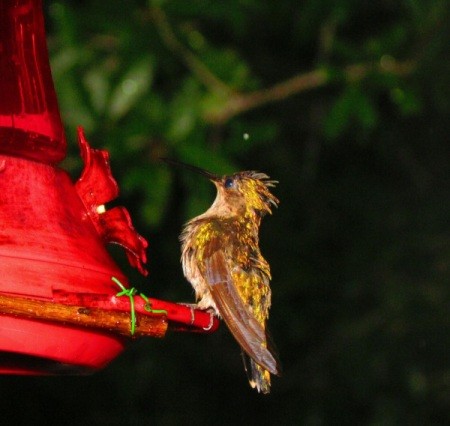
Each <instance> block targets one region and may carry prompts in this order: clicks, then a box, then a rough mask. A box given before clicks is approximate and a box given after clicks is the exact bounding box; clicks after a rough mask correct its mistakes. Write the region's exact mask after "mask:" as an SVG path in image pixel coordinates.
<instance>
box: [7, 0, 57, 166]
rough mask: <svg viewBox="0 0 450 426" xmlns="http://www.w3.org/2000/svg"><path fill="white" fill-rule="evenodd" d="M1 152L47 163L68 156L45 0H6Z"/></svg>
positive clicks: (55, 161)
mask: <svg viewBox="0 0 450 426" xmlns="http://www.w3.org/2000/svg"><path fill="white" fill-rule="evenodd" d="M0 71H1V78H0V152H3V153H7V154H12V155H20V156H21V157H22V158H30V159H34V160H38V161H42V162H46V163H57V162H58V161H60V160H62V159H63V158H64V156H65V153H66V141H65V137H64V131H63V126H62V124H61V119H60V114H59V109H58V103H57V99H56V94H55V91H54V88H53V80H52V76H51V72H50V64H49V61H48V53H47V44H46V41H45V29H44V19H43V15H42V5H41V0H2V1H0Z"/></svg>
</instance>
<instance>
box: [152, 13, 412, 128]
mask: <svg viewBox="0 0 450 426" xmlns="http://www.w3.org/2000/svg"><path fill="white" fill-rule="evenodd" d="M151 11H152V17H153V19H154V22H155V23H156V26H157V29H158V31H159V33H160V36H161V39H162V40H163V42H164V43H165V44H166V46H167V47H168V48H169V49H170V50H171V51H172V52H173V53H174V54H176V55H178V56H179V57H180V58H181V60H182V61H183V62H184V63H185V64H186V66H187V67H188V68H189V69H190V70H191V72H192V73H193V74H194V75H196V76H197V78H198V79H199V80H200V81H201V82H202V83H203V84H204V85H205V87H207V88H208V89H209V90H210V91H211V92H215V93H219V94H221V95H222V96H223V97H224V104H223V106H221V107H218V108H217V109H216V110H209V111H206V112H205V113H204V119H205V120H206V121H207V122H209V123H212V124H224V123H226V122H227V121H229V120H230V119H231V118H233V117H234V116H236V115H238V114H241V113H244V112H246V111H249V110H251V109H254V108H258V107H260V106H262V105H266V104H269V103H273V102H278V101H281V100H284V99H286V98H288V97H290V96H294V95H297V94H299V93H302V92H305V91H307V90H312V89H315V88H318V87H322V86H325V85H326V84H328V83H330V82H331V81H333V80H334V77H332V76H331V75H330V73H329V72H328V71H327V70H326V69H323V68H319V69H316V70H313V71H309V72H306V73H302V74H299V75H296V76H295V77H292V78H289V79H287V80H285V81H283V82H281V83H277V84H275V85H274V86H272V87H269V88H266V89H261V90H256V91H253V92H249V93H238V92H234V91H233V90H232V89H231V88H230V87H229V86H227V84H226V83H224V82H223V81H222V80H220V79H219V78H218V77H217V76H216V75H214V74H213V73H212V72H211V71H210V70H209V69H208V67H207V66H206V65H205V64H204V63H203V62H202V61H201V60H200V59H199V58H198V57H197V56H195V54H194V53H192V52H191V51H190V50H189V49H187V48H186V47H185V46H183V44H182V43H181V42H180V41H179V40H178V39H177V36H176V34H175V32H174V31H173V29H172V28H171V26H170V24H169V21H168V20H167V17H166V15H165V14H164V12H163V10H161V9H160V8H156V7H155V8H152V9H151ZM415 68H416V62H415V61H413V60H409V61H408V60H407V61H403V62H402V61H396V60H395V59H394V58H391V57H389V56H387V55H386V56H383V57H382V58H381V59H380V60H379V61H378V62H370V63H362V64H353V65H348V66H346V67H345V68H343V70H342V74H343V76H344V78H345V79H346V80H347V81H350V82H354V81H358V80H361V79H363V78H364V77H366V76H367V75H368V74H369V73H370V72H378V73H381V74H395V75H399V76H401V75H407V74H410V73H411V72H412V71H413V70H414V69H415Z"/></svg>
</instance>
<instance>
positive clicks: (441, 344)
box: [0, 0, 450, 426]
mask: <svg viewBox="0 0 450 426" xmlns="http://www.w3.org/2000/svg"><path fill="white" fill-rule="evenodd" d="M44 3H45V12H46V18H47V27H48V43H49V49H50V53H51V62H52V70H53V76H54V80H55V84H56V89H57V93H58V98H59V102H60V107H61V112H62V116H63V121H64V124H65V126H66V132H67V137H68V139H69V144H70V147H69V150H70V152H69V156H68V158H67V159H66V160H65V161H64V163H63V164H62V167H64V168H65V169H66V170H68V171H69V172H70V173H71V174H72V175H73V177H74V179H75V178H76V177H77V176H78V175H79V172H80V169H81V162H80V160H79V154H78V152H77V148H76V143H75V127H76V126H77V125H82V126H84V128H85V130H86V133H87V136H88V139H89V140H90V141H91V144H92V145H93V146H94V147H97V148H104V149H108V150H109V151H110V154H111V163H112V169H113V173H114V176H115V177H116V179H117V180H118V182H119V185H120V188H121V194H120V197H119V199H118V200H117V201H116V203H117V204H121V205H125V206H127V208H128V210H129V211H130V213H131V215H132V217H133V221H134V224H135V226H136V228H137V229H138V230H139V232H140V233H141V234H143V235H144V236H145V237H146V238H147V239H148V240H149V243H150V247H149V251H148V255H149V268H150V275H149V278H148V279H144V278H142V277H140V276H139V275H138V274H137V272H136V271H134V270H132V268H131V267H129V266H128V265H127V264H126V262H125V256H124V254H123V253H121V252H120V251H119V250H116V249H112V251H111V252H112V255H113V256H114V258H115V259H117V262H118V263H119V264H120V265H121V267H122V269H123V270H124V272H125V273H126V274H127V275H129V277H130V280H131V281H132V282H133V284H134V285H135V286H137V287H139V289H141V290H142V291H143V292H145V293H146V294H147V295H150V296H153V297H157V298H161V299H166V300H172V301H186V302H192V301H193V293H192V290H191V288H190V286H189V284H188V283H187V282H186V281H185V280H184V278H183V276H182V272H181V268H180V264H179V243H178V240H177V238H178V234H179V231H180V229H181V226H182V224H183V223H184V222H185V221H186V220H187V219H188V218H191V217H193V216H194V215H197V214H199V213H201V212H202V211H204V210H205V209H206V208H207V207H208V205H209V204H210V203H211V202H212V200H213V198H214V191H213V187H212V185H211V184H210V183H209V182H205V181H204V180H203V179H202V178H201V177H199V176H196V175H191V174H189V173H186V172H182V171H174V170H170V169H169V168H168V167H167V166H165V165H162V164H161V163H160V162H159V161H158V158H159V157H161V156H169V157H172V158H178V159H180V160H183V161H186V162H189V163H193V164H196V165H198V166H201V167H205V168H208V169H210V170H212V171H214V172H216V173H229V172H234V171H237V170H244V169H257V170H260V171H264V172H266V173H267V174H269V175H270V176H271V177H272V178H274V179H277V180H279V182H280V183H279V185H278V187H277V188H276V189H275V190H274V192H275V194H276V195H277V197H279V198H280V200H281V204H280V207H279V209H278V210H277V211H275V212H274V215H273V217H268V218H266V219H265V220H264V222H263V226H262V230H261V248H262V251H263V254H264V255H265V257H266V258H267V259H268V261H269V262H270V264H271V267H272V273H273V281H272V289H273V306H272V310H271V317H270V328H271V330H272V334H273V337H274V340H275V341H276V343H277V346H278V348H279V351H280V356H281V359H282V361H283V365H284V376H283V377H282V378H280V379H277V378H275V379H274V380H273V390H272V393H271V395H269V396H263V395H258V394H257V393H256V392H255V391H254V390H252V389H250V387H249V386H248V384H247V379H246V376H245V374H244V371H243V368H242V365H241V359H240V354H239V349H238V347H237V345H236V343H235V342H234V341H233V339H232V338H231V337H230V335H229V334H228V331H227V330H226V328H225V327H224V326H223V327H221V329H220V330H219V331H218V332H217V333H215V334H213V335H209V336H208V335H191V334H181V333H169V334H168V335H167V336H166V338H164V339H162V340H156V339H142V340H139V341H136V342H133V343H131V344H130V346H129V348H127V350H126V351H125V352H124V353H123V354H122V355H121V356H120V357H119V358H118V359H116V360H115V361H114V362H113V363H111V364H110V365H109V366H108V367H107V368H106V369H105V370H103V371H101V372H99V373H97V374H95V375H93V376H87V377H60V378H58V377H57V378H48V377H40V378H17V377H1V378H0V389H2V391H1V392H2V393H1V394H2V397H1V398H0V410H1V413H2V414H1V417H2V419H8V420H10V421H11V424H21V423H27V424H39V423H42V424H53V423H55V424H66V425H83V424H99V425H103V424H105V425H127V424H130V425H141V424H142V425H144V424H148V425H150V424H154V425H178V424H186V425H189V424H218V425H222V424H249V425H253V424H255V425H256V424H279V425H284V424H285V425H294V424H301V425H311V426H315V425H334V424H336V425H341V424H342V425H343V424H350V425H356V424H358V425H404V424H408V425H415V424H417V425H423V424H433V425H441V424H448V422H449V421H450V416H449V414H448V411H449V406H450V356H449V345H450V319H449V318H450V316H449V307H450V297H449V294H450V292H449V284H450V280H449V277H450V226H449V218H450V203H449V191H450V186H449V183H450V180H449V177H450V175H449V173H450V166H449V164H450V146H449V130H450V129H449V128H450V120H449V112H450V102H449V99H450V90H449V87H450V85H449V83H450V78H449V76H450V60H449V55H448V46H449V45H450V43H449V42H450V37H449V27H448V23H449V13H448V3H447V2H446V1H445V0H442V1H441V0H409V1H406V0H405V1H399V0H395V1H394V0H392V1H390V0H382V1H375V2H374V1H371V2H369V1H360V0H358V1H356V0H341V1H327V0H302V1H298V0H297V1H291V0H279V1H276V2H275V1H272V0H262V1H256V0H231V1H223V2H222V1H206V0H191V1H185V0H166V1H164V0H159V1H148V2H145V1H125V0H112V1H107V2H106V1H100V0H97V1H96V0H84V1H69V0H61V1H58V2H56V1H53V0H48V1H47V0H45V1H44ZM313 71H316V72H317V73H319V74H320V76H321V77H320V79H319V82H317V80H316V79H315V78H313V77H316V76H317V74H310V73H311V72H313ZM299 76H303V78H304V79H303V80H302V82H303V85H297V86H296V85H294V84H290V83H289V79H292V78H294V77H299ZM299 78H300V77H299ZM283 82H288V83H287V84H286V86H283V87H284V88H285V90H284V89H283V91H282V90H281V89H282V88H280V86H277V84H279V83H283ZM291 83H292V81H291ZM246 95H248V96H247V97H245V96H246ZM241 96H244V97H243V98H242V97H241ZM242 99H244V100H246V101H248V100H249V99H250V100H252V101H253V103H249V104H245V105H247V106H246V107H245V108H243V109H242V110H237V111H236V112H235V113H234V114H230V113H229V112H230V111H233V109H232V108H233V107H236V105H242V104H241V103H239V102H240V101H241V100H242ZM230 108H231V109H230ZM244 135H248V138H247V136H244Z"/></svg>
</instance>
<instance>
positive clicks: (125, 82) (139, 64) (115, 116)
mask: <svg viewBox="0 0 450 426" xmlns="http://www.w3.org/2000/svg"><path fill="white" fill-rule="evenodd" d="M152 63H153V61H152V58H151V56H149V55H146V56H144V57H142V58H140V59H138V60H136V61H135V62H133V63H132V64H131V66H130V68H129V69H128V71H127V72H126V73H125V74H124V75H123V76H122V78H121V79H120V81H119V83H118V84H117V86H116V87H115V88H113V90H112V94H111V99H110V105H109V116H110V117H111V119H112V120H119V119H121V118H122V117H123V116H125V115H126V114H127V113H128V112H129V111H130V110H131V109H132V108H133V107H135V106H136V103H137V102H139V100H140V99H141V98H142V97H143V96H144V95H145V94H146V92H147V90H148V88H149V87H150V85H151V83H152V79H153V67H152Z"/></svg>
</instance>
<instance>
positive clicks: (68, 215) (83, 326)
mask: <svg viewBox="0 0 450 426" xmlns="http://www.w3.org/2000/svg"><path fill="white" fill-rule="evenodd" d="M0 75H1V79H0V273H1V280H0V373H3V374H71V373H89V372H93V371H95V370H98V369H99V368H102V367H104V366H105V365H106V364H107V363H108V362H109V361H111V360H112V359H113V358H115V357H116V356H117V355H118V354H119V353H120V352H121V351H122V350H123V349H124V348H125V345H126V344H127V342H128V341H129V340H130V337H140V336H151V337H163V336H164V335H165V332H166V330H167V328H168V326H170V327H172V328H174V329H176V330H186V331H199V332H212V331H214V330H215V329H216V328H217V327H218V321H217V319H216V318H214V317H212V316H211V315H210V314H209V313H206V312H202V311H199V310H196V309H193V308H190V307H188V306H185V305H181V304H176V303H172V302H166V301H161V300H156V299H152V298H146V297H145V296H143V295H135V294H134V291H133V289H127V288H126V287H128V282H127V278H126V277H125V275H124V274H123V272H122V271H121V270H120V269H119V268H118V266H117V265H116V264H115V263H114V262H113V260H112V259H111V257H110V256H109V254H108V252H107V251H106V249H105V244H106V243H116V244H119V245H121V246H122V247H123V248H124V249H125V250H126V253H127V256H128V259H129V261H130V263H131V265H132V266H134V267H136V268H137V269H138V270H139V271H140V272H141V273H142V274H144V275H146V274H147V271H146V270H145V268H144V264H145V263H146V247H147V241H146V240H145V239H144V238H143V237H142V236H140V235H139V234H138V233H137V232H136V231H135V229H134V228H133V226H132V223H131V219H130V216H129V214H128V212H127V210H126V209H125V208H123V207H114V208H112V209H110V210H106V209H105V207H104V205H105V203H107V202H109V201H111V200H113V199H114V198H116V197H117V194H118V186H117V183H116V181H115V180H114V178H113V177H112V174H111V171H110V168H109V156H108V153H107V152H106V151H102V150H97V149H92V148H91V147H90V146H89V144H88V142H87V140H86V138H85V136H84V134H83V131H82V129H81V128H80V129H79V131H78V140H79V146H80V150H81V156H82V158H83V161H84V170H83V172H82V174H81V177H80V178H79V179H78V181H77V182H76V183H75V184H74V183H73V182H72V181H71V179H70V177H69V176H68V174H67V173H66V172H65V171H64V170H62V169H60V168H59V167H58V166H57V164H58V163H59V162H60V161H61V160H62V159H63V158H64V157H65V155H66V141H65V136H64V130H63V126H62V123H61V118H60V114H59V109H58V103H57V98H56V94H55V90H54V86H53V81H52V77H51V71H50V65H49V60H48V52H47V46H46V40H45V29H44V19H43V13H42V4H41V0H2V1H1V2H0ZM121 283H123V284H121ZM120 286H122V287H123V288H120ZM121 290H123V291H121Z"/></svg>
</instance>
